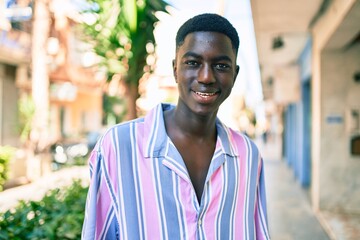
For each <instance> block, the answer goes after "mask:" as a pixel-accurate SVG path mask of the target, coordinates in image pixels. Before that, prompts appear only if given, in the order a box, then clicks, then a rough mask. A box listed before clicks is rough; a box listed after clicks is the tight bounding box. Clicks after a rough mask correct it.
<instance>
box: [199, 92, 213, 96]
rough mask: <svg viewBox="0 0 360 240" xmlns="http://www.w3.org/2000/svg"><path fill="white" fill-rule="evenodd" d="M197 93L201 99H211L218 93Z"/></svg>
mask: <svg viewBox="0 0 360 240" xmlns="http://www.w3.org/2000/svg"><path fill="white" fill-rule="evenodd" d="M195 93H196V94H197V95H199V96H201V97H211V96H214V95H215V94H216V93H204V92H195Z"/></svg>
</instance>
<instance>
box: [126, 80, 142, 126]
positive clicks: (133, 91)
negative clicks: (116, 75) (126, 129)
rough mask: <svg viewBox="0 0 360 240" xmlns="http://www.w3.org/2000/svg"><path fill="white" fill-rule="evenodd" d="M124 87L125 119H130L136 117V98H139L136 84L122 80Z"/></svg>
mask: <svg viewBox="0 0 360 240" xmlns="http://www.w3.org/2000/svg"><path fill="white" fill-rule="evenodd" d="M124 85H125V88H126V92H125V96H124V97H125V101H126V110H127V112H126V115H125V120H131V119H134V118H137V107H136V100H137V99H138V98H139V92H138V86H137V85H136V84H134V83H128V82H126V83H125V81H124Z"/></svg>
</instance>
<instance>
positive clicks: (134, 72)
mask: <svg viewBox="0 0 360 240" xmlns="http://www.w3.org/2000/svg"><path fill="white" fill-rule="evenodd" d="M92 3H93V4H94V5H93V6H95V7H94V8H93V9H91V10H89V11H87V13H94V14H95V16H96V21H94V22H93V23H87V24H85V25H84V27H85V28H84V29H85V34H86V36H87V37H89V39H90V40H89V41H91V42H92V43H93V46H94V50H95V53H96V54H97V55H98V56H100V57H101V58H102V64H103V65H104V66H105V67H106V71H107V76H108V81H112V80H113V79H114V77H116V78H117V79H120V80H121V82H122V83H123V84H124V86H125V89H126V91H125V96H124V98H125V102H126V103H125V104H126V105H125V106H126V107H127V114H126V117H125V119H126V120H128V119H133V118H136V117H137V109H136V100H137V99H138V98H139V92H138V87H139V81H140V79H141V78H142V77H143V76H144V74H145V73H147V72H151V71H152V68H151V64H150V63H149V64H148V63H147V57H148V56H149V55H152V54H154V53H153V51H154V45H155V38H154V33H153V31H154V28H155V24H156V22H157V21H158V18H157V17H156V15H155V13H156V12H158V11H162V12H167V11H166V6H167V5H168V4H167V3H166V2H164V1H163V0H93V1H92ZM149 46H150V47H149Z"/></svg>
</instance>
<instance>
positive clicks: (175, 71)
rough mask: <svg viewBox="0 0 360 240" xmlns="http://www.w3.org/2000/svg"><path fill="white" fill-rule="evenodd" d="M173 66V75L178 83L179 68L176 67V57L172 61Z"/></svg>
mask: <svg viewBox="0 0 360 240" xmlns="http://www.w3.org/2000/svg"><path fill="white" fill-rule="evenodd" d="M172 67H173V75H174V78H175V82H176V83H177V68H176V59H174V60H173V61H172Z"/></svg>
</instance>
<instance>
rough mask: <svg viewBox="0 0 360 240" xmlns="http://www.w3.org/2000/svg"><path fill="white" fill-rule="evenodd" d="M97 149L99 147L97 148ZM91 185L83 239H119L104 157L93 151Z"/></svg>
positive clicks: (90, 159) (91, 157) (90, 162)
mask: <svg viewBox="0 0 360 240" xmlns="http://www.w3.org/2000/svg"><path fill="white" fill-rule="evenodd" d="M96 148H97V147H96ZM89 168H90V185H89V191H88V195H87V200H86V208H85V219H84V224H83V229H82V239H86V240H90V239H104V238H105V237H110V238H111V239H117V235H118V228H117V224H116V223H117V221H116V218H115V217H114V216H115V214H114V209H113V207H112V206H113V204H112V203H111V201H112V199H111V197H110V191H109V188H108V186H107V184H106V178H105V176H106V174H105V173H104V169H105V171H106V168H105V167H104V157H103V155H102V154H101V152H100V151H96V150H93V151H92V153H91V155H90V158H89Z"/></svg>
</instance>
